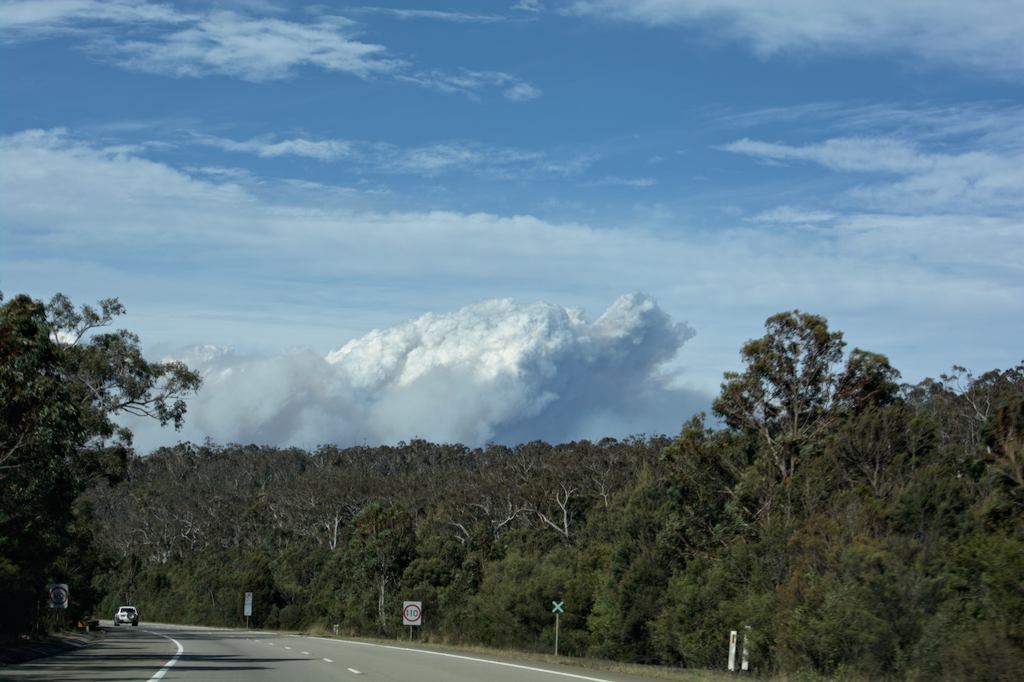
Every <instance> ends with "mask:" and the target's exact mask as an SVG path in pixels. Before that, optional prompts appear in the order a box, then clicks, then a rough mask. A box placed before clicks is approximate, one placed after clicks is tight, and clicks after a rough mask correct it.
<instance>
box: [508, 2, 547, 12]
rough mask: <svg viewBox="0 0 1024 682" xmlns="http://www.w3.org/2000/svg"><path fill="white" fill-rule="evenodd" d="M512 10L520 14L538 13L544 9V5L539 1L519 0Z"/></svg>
mask: <svg viewBox="0 0 1024 682" xmlns="http://www.w3.org/2000/svg"><path fill="white" fill-rule="evenodd" d="M512 9H517V10H520V11H522V12H540V11H542V10H543V9H544V5H543V4H542V3H541V1H540V0H519V2H517V3H516V4H514V5H512Z"/></svg>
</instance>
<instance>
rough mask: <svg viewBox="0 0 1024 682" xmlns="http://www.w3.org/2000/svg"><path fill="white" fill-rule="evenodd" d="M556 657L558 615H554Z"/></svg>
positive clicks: (556, 652)
mask: <svg viewBox="0 0 1024 682" xmlns="http://www.w3.org/2000/svg"><path fill="white" fill-rule="evenodd" d="M557 655H558V614H557V613H556V614H555V656H557Z"/></svg>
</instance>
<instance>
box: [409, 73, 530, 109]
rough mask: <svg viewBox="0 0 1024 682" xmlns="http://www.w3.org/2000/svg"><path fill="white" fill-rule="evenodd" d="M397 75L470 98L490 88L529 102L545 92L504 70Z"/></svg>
mask: <svg viewBox="0 0 1024 682" xmlns="http://www.w3.org/2000/svg"><path fill="white" fill-rule="evenodd" d="M395 77H396V78H398V79H399V80H403V81H406V82H409V83H415V84H416V85H419V86H421V87H425V88H430V89H432V90H438V91H440V92H447V93H452V94H460V95H465V96H466V97H469V98H470V99H479V98H480V94H481V93H482V92H484V91H486V90H489V89H499V90H501V91H502V93H503V94H504V96H505V97H506V98H507V99H509V100H512V101H513V102H525V101H528V100H531V99H536V98H538V97H540V96H541V94H542V91H541V90H540V88H537V87H536V86H534V85H532V84H530V83H527V82H525V81H522V80H521V79H519V78H518V77H517V76H514V75H512V74H510V73H505V72H503V71H473V70H472V69H456V70H454V71H446V70H443V69H432V70H430V71H419V72H415V73H402V74H397V75H396V76H395Z"/></svg>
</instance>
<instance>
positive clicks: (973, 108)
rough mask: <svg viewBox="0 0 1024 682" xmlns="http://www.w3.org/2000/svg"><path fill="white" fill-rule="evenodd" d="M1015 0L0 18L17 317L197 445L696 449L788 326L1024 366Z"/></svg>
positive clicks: (307, 7) (27, 8) (481, 5)
mask: <svg viewBox="0 0 1024 682" xmlns="http://www.w3.org/2000/svg"><path fill="white" fill-rule="evenodd" d="M1021 35H1024V0H976V1H975V2H963V1H962V0H928V1H924V0H899V1H897V2H893V1H892V0H860V1H859V2H857V3H850V2H848V1H844V0H776V1H775V2H771V3H767V2H761V1H759V0H566V1H559V0H550V1H549V0H520V1H518V2H516V1H515V0H505V1H503V2H461V3H460V2H455V1H452V2H437V3H434V2H432V1H431V0H423V1H420V2H401V1H398V0H396V1H394V2H388V3H386V4H380V5H376V4H347V3H322V4H301V3H288V2H273V1H272V0H237V1H234V2H230V1H228V2H219V3H215V4H214V3H205V2H145V1H141V0H140V1H135V0H52V1H47V0H31V1H23V0H7V1H0V291H3V293H4V295H5V297H8V298H9V297H11V296H13V295H15V294H18V293H27V294H29V295H31V296H33V297H35V298H38V299H42V300H48V299H49V298H50V297H51V296H52V295H53V294H54V293H57V292H63V293H65V294H67V295H68V296H70V297H71V298H72V300H73V301H75V302H76V303H79V304H83V303H90V302H95V301H97V300H99V299H101V298H106V297H117V298H119V299H120V300H121V302H122V303H123V304H124V305H125V307H126V308H127V311H128V312H127V314H126V315H125V316H124V317H123V318H120V319H119V320H118V322H119V326H123V327H126V328H129V329H131V330H133V331H135V332H136V333H138V334H139V336H140V338H141V343H142V346H143V349H144V350H145V352H146V353H147V356H149V357H151V358H152V359H179V360H183V361H186V362H188V363H189V364H190V365H191V366H193V367H195V368H196V369H198V370H200V371H201V372H202V373H203V375H204V379H205V383H204V387H203V389H202V390H201V391H200V393H199V394H198V395H197V396H195V397H194V398H193V399H192V400H191V403H190V413H189V416H188V418H187V424H186V426H185V428H184V429H183V430H182V431H181V432H174V431H173V430H172V429H169V428H165V429H160V428H158V427H157V426H155V425H154V424H151V423H142V422H129V423H130V425H131V426H133V428H135V430H136V445H137V447H138V448H139V449H140V450H143V451H145V450H148V449H150V448H153V447H156V446H159V445H164V444H171V443H174V442H176V441H178V440H180V439H190V440H202V439H204V438H207V437H209V438H212V439H213V440H215V441H218V442H257V443H265V444H271V445H299V446H302V447H313V446H315V445H317V444H321V443H337V444H340V445H350V444H355V443H370V444H376V443H383V442H397V441H399V440H408V439H410V438H414V437H423V438H429V439H432V440H437V441H445V442H463V443H466V444H469V445H481V444H484V443H487V442H506V443H515V442H523V441H528V440H532V439H538V438H541V439H545V440H550V441H565V440H571V439H576V438H592V439H596V438H601V437H604V436H613V437H625V436H629V435H632V434H641V433H643V434H657V433H665V434H670V435H671V434H674V433H677V432H678V431H679V428H680V426H681V425H682V423H683V422H684V421H686V420H687V419H688V418H689V417H690V416H691V415H692V414H693V413H694V412H697V411H700V410H708V409H709V406H710V404H711V401H712V400H713V397H714V395H715V394H716V392H717V391H718V388H719V385H720V383H721V380H722V374H723V372H725V371H730V370H739V369H742V363H741V361H740V357H739V349H740V347H741V346H742V344H743V343H744V342H745V341H746V340H748V339H751V338H755V337H758V336H760V335H761V334H762V333H763V324H764V320H765V319H766V318H767V317H769V316H770V315H772V314H774V313H777V312H781V311H786V310H794V309H799V310H802V311H807V312H811V313H815V314H819V315H823V316H825V317H826V318H827V319H828V320H829V323H830V326H831V327H832V328H833V329H838V330H841V331H843V333H844V335H845V339H846V341H847V343H848V344H849V346H848V347H849V348H851V349H852V348H854V347H859V348H863V349H866V350H871V351H875V352H880V353H884V354H886V355H887V356H888V357H889V358H890V360H891V361H892V363H893V365H894V366H895V367H897V368H898V369H899V370H900V371H901V372H902V375H903V378H904V380H906V381H908V382H917V381H920V380H921V379H923V378H925V377H928V376H937V375H938V374H940V373H942V372H945V371H948V370H949V369H950V367H951V366H952V365H954V364H958V365H963V366H966V367H967V368H969V369H971V370H973V371H974V372H975V373H981V372H984V371H987V370H989V369H994V368H1007V367H1010V366H1013V365H1015V364H1017V363H1018V362H1020V361H1021V360H1022V359H1024V352H1022V351H1024V344H1022V343H1021V339H1022V338H1024V42H1022V41H1021V40H1020V36H1021Z"/></svg>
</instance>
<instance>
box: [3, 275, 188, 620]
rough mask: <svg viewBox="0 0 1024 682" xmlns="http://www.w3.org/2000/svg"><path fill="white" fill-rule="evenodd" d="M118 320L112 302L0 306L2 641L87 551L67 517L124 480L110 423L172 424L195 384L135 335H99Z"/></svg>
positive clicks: (119, 434) (20, 300) (120, 443)
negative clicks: (128, 419) (93, 490)
mask: <svg viewBox="0 0 1024 682" xmlns="http://www.w3.org/2000/svg"><path fill="white" fill-rule="evenodd" d="M0 300H2V296H0ZM123 312H124V307H123V306H122V305H121V304H120V303H119V302H118V301H117V299H106V300H104V301H101V302H100V304H99V310H97V309H95V308H93V307H91V306H83V307H82V308H80V309H77V310H76V309H75V307H74V306H73V305H72V304H71V302H70V300H69V299H68V298H67V297H66V296H64V295H63V294H57V295H56V296H54V297H53V299H52V300H51V301H50V304H49V305H47V306H44V305H43V304H41V303H40V302H38V301H34V300H32V299H31V298H29V297H28V296H24V295H19V296H16V297H15V298H14V299H12V300H11V301H10V302H8V303H7V304H5V305H3V306H2V307H0V500H2V501H0V533H2V534H0V587H2V589H0V592H2V593H3V594H4V595H5V597H7V602H6V606H7V609H6V613H7V617H5V618H4V619H3V620H2V625H0V628H2V632H3V634H6V635H11V634H14V633H16V632H19V631H24V630H25V629H27V628H29V627H30V624H31V622H32V620H33V609H32V605H34V604H35V603H36V601H37V599H38V597H39V596H40V595H41V594H43V587H44V586H45V584H46V582H47V580H48V579H59V578H62V577H63V578H67V575H68V571H69V570H72V569H69V568H67V567H69V566H72V565H73V564H76V563H78V562H77V561H76V559H75V557H74V556H72V554H71V553H72V552H81V551H83V548H84V549H86V550H88V549H89V548H90V547H91V544H90V540H89V538H88V537H83V535H82V532H83V530H82V529H83V528H87V527H88V523H86V520H84V519H79V520H78V522H77V523H76V524H72V523H71V521H72V513H73V509H75V510H77V511H76V513H79V514H87V513H89V512H88V505H73V502H74V500H75V498H76V497H77V496H78V495H79V494H81V493H82V492H83V491H84V490H85V489H86V487H87V486H89V485H90V484H92V483H95V482H97V481H100V480H106V481H116V480H118V479H119V478H120V476H121V475H123V472H124V468H125V459H126V458H127V456H128V446H129V445H130V443H131V433H130V432H129V431H128V430H127V429H125V428H124V427H121V426H119V425H117V423H116V422H115V418H116V417H117V416H118V415H119V414H123V413H127V414H135V415H141V416H148V417H153V418H155V419H157V420H159V421H160V423H161V424H167V423H174V425H175V426H176V427H178V426H180V425H181V423H182V419H183V418H184V415H185V411H186V404H185V401H184V397H185V396H186V395H187V394H188V393H190V392H192V391H194V390H196V389H197V388H198V387H199V384H200V378H199V375H198V374H196V373H195V372H193V371H191V370H189V369H188V368H187V367H185V366H184V365H183V364H181V363H175V362H169V363H151V362H148V361H146V360H145V358H143V356H142V352H141V351H140V349H139V345H138V342H139V339H138V337H137V336H135V335H134V334H132V333H130V332H128V331H125V330H119V331H117V332H113V333H105V334H98V333H94V332H95V330H97V329H99V328H100V327H104V326H107V325H109V324H110V323H111V321H112V320H113V318H114V317H116V316H118V315H120V314H122V313H123ZM73 526H74V527H73ZM72 540H74V542H72ZM72 547H75V549H72ZM82 560H83V561H84V559H82ZM81 593H85V591H84V590H83V591H82V592H81ZM90 606H91V605H90V604H87V603H82V602H79V603H78V607H79V608H82V609H85V608H88V607H90Z"/></svg>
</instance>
